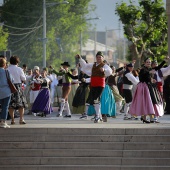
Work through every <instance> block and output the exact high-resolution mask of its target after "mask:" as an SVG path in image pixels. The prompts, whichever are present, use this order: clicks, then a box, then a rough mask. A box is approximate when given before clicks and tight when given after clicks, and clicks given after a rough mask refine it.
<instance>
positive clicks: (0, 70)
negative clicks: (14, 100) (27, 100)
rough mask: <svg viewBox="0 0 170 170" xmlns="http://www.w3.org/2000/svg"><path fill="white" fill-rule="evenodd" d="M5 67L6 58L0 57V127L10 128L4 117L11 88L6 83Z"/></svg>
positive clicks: (5, 116) (6, 113) (6, 112)
mask: <svg viewBox="0 0 170 170" xmlns="http://www.w3.org/2000/svg"><path fill="white" fill-rule="evenodd" d="M5 67H6V60H5V59H4V58H0V77H1V78H0V104H1V114H0V128H10V126H9V125H7V123H6V119H7V115H8V107H9V103H10V99H11V90H10V88H9V85H8V81H7V77H6V72H5ZM9 76H10V75H9ZM10 78H11V76H10Z"/></svg>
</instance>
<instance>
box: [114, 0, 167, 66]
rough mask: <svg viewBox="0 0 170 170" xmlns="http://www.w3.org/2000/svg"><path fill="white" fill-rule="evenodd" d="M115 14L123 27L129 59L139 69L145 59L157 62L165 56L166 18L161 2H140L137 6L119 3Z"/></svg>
mask: <svg viewBox="0 0 170 170" xmlns="http://www.w3.org/2000/svg"><path fill="white" fill-rule="evenodd" d="M116 14H117V15H118V16H119V17H120V20H121V22H122V23H123V25H124V27H123V28H124V34H125V36H126V37H127V39H128V40H129V57H128V58H129V59H132V58H135V59H136V60H137V64H136V66H137V67H140V65H141V63H142V61H143V60H144V58H145V57H152V58H153V59H158V60H159V61H160V60H161V59H162V57H163V56H165V55H167V51H168V50H167V48H168V46H167V37H168V35H167V17H166V12H165V8H164V6H163V2H162V0H153V1H152V0H140V1H139V6H134V5H133V2H132V1H129V5H127V4H126V3H123V2H121V4H118V3H117V5H116Z"/></svg>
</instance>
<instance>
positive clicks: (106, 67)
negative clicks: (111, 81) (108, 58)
mask: <svg viewBox="0 0 170 170" xmlns="http://www.w3.org/2000/svg"><path fill="white" fill-rule="evenodd" d="M103 68H104V73H105V76H106V77H109V76H110V75H111V74H112V69H111V68H110V67H109V66H108V65H107V64H105V65H104V66H103Z"/></svg>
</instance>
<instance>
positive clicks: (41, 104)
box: [32, 88, 52, 114]
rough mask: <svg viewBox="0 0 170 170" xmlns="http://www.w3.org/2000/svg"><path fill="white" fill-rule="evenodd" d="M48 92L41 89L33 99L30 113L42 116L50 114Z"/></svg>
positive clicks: (46, 89)
mask: <svg viewBox="0 0 170 170" xmlns="http://www.w3.org/2000/svg"><path fill="white" fill-rule="evenodd" d="M50 101H51V100H50V91H49V89H48V88H44V89H41V90H40V92H39V93H38V96H37V98H36V99H35V101H34V103H33V106H32V112H34V113H38V112H43V113H44V114H50V113H51V112H52V107H51V102H50Z"/></svg>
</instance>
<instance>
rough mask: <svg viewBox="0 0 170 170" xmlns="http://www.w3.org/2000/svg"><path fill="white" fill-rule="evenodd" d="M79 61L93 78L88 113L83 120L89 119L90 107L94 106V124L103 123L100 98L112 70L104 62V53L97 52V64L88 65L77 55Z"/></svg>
mask: <svg viewBox="0 0 170 170" xmlns="http://www.w3.org/2000/svg"><path fill="white" fill-rule="evenodd" d="M76 57H77V58H78V59H79V62H80V66H81V70H82V71H83V72H84V73H86V74H87V75H88V76H91V83H90V92H89V96H88V98H87V101H86V112H85V114H84V115H83V116H82V118H85V117H86V118H87V112H88V107H89V105H94V108H95V111H96V117H95V120H94V123H99V122H102V115H101V106H100V96H101V94H102V91H103V89H104V87H105V77H108V76H110V75H111V74H112V69H111V68H110V67H109V66H108V65H107V64H105V63H104V62H103V60H104V56H103V54H102V52H100V51H99V52H97V54H96V62H95V63H86V62H85V60H83V59H82V58H81V57H80V55H76Z"/></svg>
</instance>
